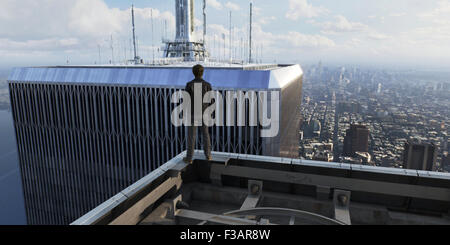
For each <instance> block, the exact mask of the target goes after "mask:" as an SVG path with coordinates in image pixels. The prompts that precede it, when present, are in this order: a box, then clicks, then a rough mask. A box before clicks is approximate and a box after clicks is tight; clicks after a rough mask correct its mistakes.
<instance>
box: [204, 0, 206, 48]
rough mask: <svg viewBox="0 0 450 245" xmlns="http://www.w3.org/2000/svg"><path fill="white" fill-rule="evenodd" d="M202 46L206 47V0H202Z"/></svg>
mask: <svg viewBox="0 0 450 245" xmlns="http://www.w3.org/2000/svg"><path fill="white" fill-rule="evenodd" d="M203 46H204V47H205V48H206V0H203Z"/></svg>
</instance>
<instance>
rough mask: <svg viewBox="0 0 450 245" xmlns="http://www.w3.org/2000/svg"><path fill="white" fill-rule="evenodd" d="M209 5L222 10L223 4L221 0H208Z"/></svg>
mask: <svg viewBox="0 0 450 245" xmlns="http://www.w3.org/2000/svg"><path fill="white" fill-rule="evenodd" d="M206 4H207V6H211V7H213V8H215V9H217V10H222V8H223V6H222V4H221V3H220V2H218V1H217V0H206Z"/></svg>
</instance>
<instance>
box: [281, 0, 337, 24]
mask: <svg viewBox="0 0 450 245" xmlns="http://www.w3.org/2000/svg"><path fill="white" fill-rule="evenodd" d="M327 12H328V10H327V9H325V8H323V7H314V6H313V5H312V4H309V3H308V0H289V11H288V12H287V13H286V18H288V19H290V20H298V19H299V18H313V17H318V16H320V15H321V14H324V13H327Z"/></svg>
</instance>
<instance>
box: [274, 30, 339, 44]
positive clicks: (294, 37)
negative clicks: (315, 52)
mask: <svg viewBox="0 0 450 245" xmlns="http://www.w3.org/2000/svg"><path fill="white" fill-rule="evenodd" d="M280 39H282V40H287V41H288V42H289V43H290V44H291V45H292V46H294V47H301V48H308V47H313V48H330V47H334V46H336V44H335V42H334V41H333V40H331V39H329V38H327V37H325V36H321V35H305V34H302V33H299V32H295V31H291V32H289V33H288V34H287V35H283V36H281V37H280Z"/></svg>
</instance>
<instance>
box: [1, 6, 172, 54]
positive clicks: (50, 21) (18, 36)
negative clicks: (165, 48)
mask: <svg viewBox="0 0 450 245" xmlns="http://www.w3.org/2000/svg"><path fill="white" fill-rule="evenodd" d="M24 6H26V7H24ZM150 10H151V9H150V8H146V9H142V8H135V16H136V28H137V29H136V30H137V35H138V37H139V40H140V44H143V43H144V40H145V41H146V42H149V41H150V37H149V36H150V35H151V33H149V32H148V31H147V30H149V27H150V21H149V20H150V18H151V17H150ZM152 11H153V18H154V20H155V23H157V24H156V25H158V24H159V23H161V22H162V21H167V23H168V27H169V30H168V31H172V29H173V28H171V27H173V26H174V25H175V17H174V16H173V14H172V13H170V12H161V11H159V10H157V9H153V10H152ZM158 26H160V25H158ZM159 33H161V32H159ZM110 35H113V36H114V40H115V43H116V50H118V49H119V48H120V50H119V51H117V52H121V53H122V54H123V52H124V51H123V50H124V49H125V48H128V47H129V45H128V44H129V42H128V40H129V38H130V36H131V10H130V9H125V10H121V9H117V8H110V7H108V6H107V5H106V4H105V2H104V1H103V0H46V1H35V0H21V1H15V0H2V1H0V37H1V38H0V51H2V50H3V52H2V53H7V54H9V55H14V53H13V52H12V51H14V50H15V51H16V53H19V52H23V51H27V52H29V53H30V56H31V55H33V54H35V53H39V54H40V55H42V54H43V53H47V54H48V56H49V57H51V56H56V55H57V53H59V54H60V55H61V54H62V53H71V52H73V53H79V54H82V53H86V54H90V55H91V57H92V56H96V55H95V54H97V53H98V52H97V45H102V46H103V49H109V46H110V43H109V39H110ZM155 40H157V39H155ZM141 48H142V50H144V49H145V45H140V49H141ZM109 53H110V52H109ZM118 55H119V54H117V56H118ZM30 59H32V57H30ZM91 59H92V58H91Z"/></svg>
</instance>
